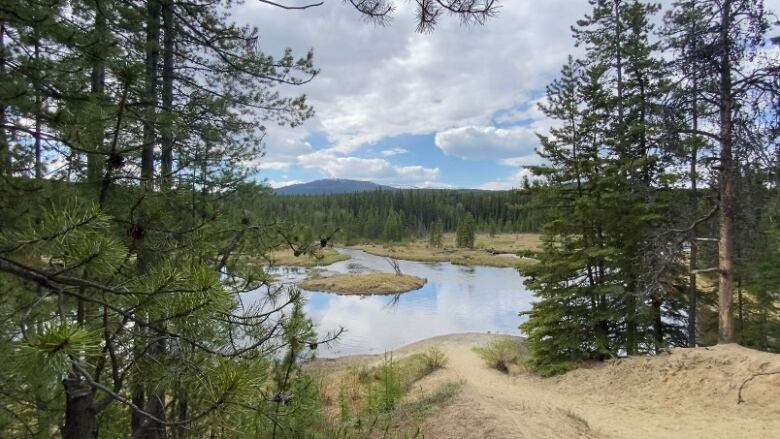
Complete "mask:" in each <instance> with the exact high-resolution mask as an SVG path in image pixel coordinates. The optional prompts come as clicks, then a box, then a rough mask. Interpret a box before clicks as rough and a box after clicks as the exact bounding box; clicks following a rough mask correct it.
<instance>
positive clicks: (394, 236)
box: [382, 210, 402, 242]
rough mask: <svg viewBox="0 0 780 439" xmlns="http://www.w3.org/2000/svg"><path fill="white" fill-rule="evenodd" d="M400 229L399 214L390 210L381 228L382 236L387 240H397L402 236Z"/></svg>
mask: <svg viewBox="0 0 780 439" xmlns="http://www.w3.org/2000/svg"><path fill="white" fill-rule="evenodd" d="M401 230H402V226H401V216H400V215H399V214H398V213H397V212H396V211H395V210H390V213H388V214H387V218H385V224H384V226H383V228H382V238H383V239H384V240H385V241H387V242H399V241H401V238H402V232H401Z"/></svg>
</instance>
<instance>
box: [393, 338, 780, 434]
mask: <svg viewBox="0 0 780 439" xmlns="http://www.w3.org/2000/svg"><path fill="white" fill-rule="evenodd" d="M490 337H491V336H490V335H479V334H463V335H453V336H445V337H437V338H434V339H430V340H426V341H424V342H420V343H416V344H414V345H411V346H409V347H407V348H405V349H403V350H401V352H400V353H403V352H413V351H418V350H424V349H427V348H428V347H430V346H432V345H435V346H439V348H440V349H442V350H443V351H444V352H445V353H446V354H447V355H448V357H449V363H448V365H447V368H446V369H444V370H440V371H438V372H436V373H434V374H432V375H431V376H429V377H427V378H425V379H424V380H423V381H421V382H420V383H419V384H418V387H419V389H417V391H418V392H425V391H426V390H427V389H430V388H434V387H435V386H436V385H437V384H438V383H441V382H445V381H447V380H460V381H462V382H463V383H464V385H463V390H462V392H461V393H460V394H459V396H457V397H456V399H455V401H454V402H453V403H452V404H450V405H448V406H447V407H445V408H443V409H441V410H440V411H438V412H436V413H435V414H434V415H433V416H431V417H430V418H429V419H427V420H426V421H425V424H424V425H423V431H424V433H425V437H426V438H430V439H443V438H502V439H503V438H729V439H733V438H780V375H770V376H764V377H758V378H756V379H754V380H753V381H751V382H750V383H749V384H748V385H747V386H746V388H745V390H744V391H743V397H744V399H745V402H744V403H743V404H739V405H738V404H737V389H738V387H739V385H740V384H741V383H742V381H743V380H744V379H745V378H747V377H749V376H750V375H751V374H753V373H755V372H760V371H780V355H776V354H769V353H764V352H758V351H754V350H750V349H745V348H742V347H739V346H736V345H729V346H717V347H713V348H698V349H675V350H673V351H672V352H671V353H670V354H663V355H660V356H657V357H637V358H628V359H622V360H618V361H612V362H607V363H604V364H599V365H594V366H592V367H588V368H583V369H579V370H576V371H573V372H570V373H568V374H566V375H564V376H561V377H556V378H550V379H543V378H539V377H536V376H533V375H531V374H528V373H524V372H522V371H521V372H517V373H515V374H514V375H513V376H507V375H505V374H502V373H500V372H498V371H495V370H491V369H488V368H487V367H486V366H485V365H484V363H483V362H482V361H481V360H480V359H479V358H478V357H477V355H476V354H475V353H474V352H473V350H472V348H473V347H474V346H477V345H480V344H484V343H486V342H487V341H488V340H489V339H490Z"/></svg>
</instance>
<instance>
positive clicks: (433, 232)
mask: <svg viewBox="0 0 780 439" xmlns="http://www.w3.org/2000/svg"><path fill="white" fill-rule="evenodd" d="M442 229H443V226H442V223H441V220H436V221H434V222H432V223H431V227H430V231H429V232H428V245H429V246H431V247H433V248H439V247H441V246H442V245H443V234H444V232H443V231H442Z"/></svg>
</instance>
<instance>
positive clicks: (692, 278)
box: [688, 20, 699, 348]
mask: <svg viewBox="0 0 780 439" xmlns="http://www.w3.org/2000/svg"><path fill="white" fill-rule="evenodd" d="M694 23H696V20H694ZM692 33H693V34H694V35H695V33H696V29H695V27H694V28H693V29H692ZM695 38H696V37H695V36H694V37H692V39H693V41H696V40H695ZM693 50H694V51H695V50H696V45H695V43H694V49H693ZM693 70H694V71H693V104H692V111H691V113H692V116H693V131H694V132H697V131H698V130H699V108H698V107H699V103H698V93H699V79H698V72H697V71H696V68H695V67H694V69H693ZM698 154H699V139H698V137H694V138H693V143H692V144H691V167H690V173H691V199H690V203H691V204H690V209H691V213H692V214H691V220H692V221H696V218H697V217H698V215H697V214H698V212H699V193H698V187H697V186H698V183H699V176H698V173H697V169H696V167H697V164H698V160H699V157H698ZM688 242H689V243H690V246H691V254H690V259H689V261H688V262H689V265H688V273H689V274H688V283H689V284H688V347H692V348H695V347H696V308H697V302H698V299H699V297H698V295H699V292H698V289H697V288H698V286H697V285H696V268H698V267H697V265H698V263H699V262H698V258H699V247H698V245H697V244H696V224H693V227H691V232H690V234H689V235H688Z"/></svg>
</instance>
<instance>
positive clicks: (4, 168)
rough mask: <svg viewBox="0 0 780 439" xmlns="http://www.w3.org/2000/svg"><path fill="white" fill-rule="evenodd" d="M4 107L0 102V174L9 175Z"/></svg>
mask: <svg viewBox="0 0 780 439" xmlns="http://www.w3.org/2000/svg"><path fill="white" fill-rule="evenodd" d="M0 78H2V80H5V22H3V21H0ZM5 112H6V108H5V105H3V103H2V102H0V175H7V176H9V177H10V176H11V147H10V145H9V144H8V136H7V135H6V132H5V123H6V119H5Z"/></svg>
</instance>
